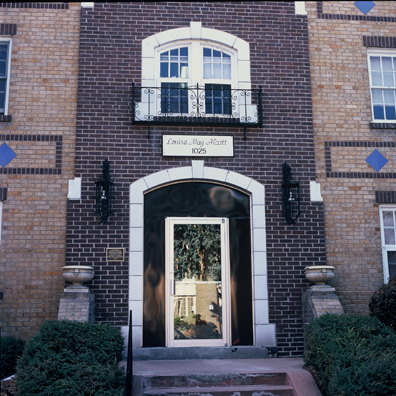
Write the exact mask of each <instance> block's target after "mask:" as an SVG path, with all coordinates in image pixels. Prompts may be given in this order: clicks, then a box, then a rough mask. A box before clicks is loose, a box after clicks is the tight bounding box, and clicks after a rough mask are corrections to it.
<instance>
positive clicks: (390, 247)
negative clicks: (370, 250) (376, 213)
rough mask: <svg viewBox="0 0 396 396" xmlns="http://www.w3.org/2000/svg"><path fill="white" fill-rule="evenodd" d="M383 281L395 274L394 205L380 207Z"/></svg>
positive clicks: (395, 223) (395, 232)
mask: <svg viewBox="0 0 396 396" xmlns="http://www.w3.org/2000/svg"><path fill="white" fill-rule="evenodd" d="M380 220H381V241H382V257H383V265H384V282H387V281H388V278H389V277H393V276H395V275H396V206H383V207H380Z"/></svg>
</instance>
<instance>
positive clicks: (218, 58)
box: [213, 50, 221, 62]
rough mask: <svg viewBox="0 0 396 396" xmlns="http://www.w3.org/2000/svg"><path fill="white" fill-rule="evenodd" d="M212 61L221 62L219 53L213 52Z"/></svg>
mask: <svg viewBox="0 0 396 396" xmlns="http://www.w3.org/2000/svg"><path fill="white" fill-rule="evenodd" d="M213 61H214V62H221V52H220V51H216V50H213Z"/></svg>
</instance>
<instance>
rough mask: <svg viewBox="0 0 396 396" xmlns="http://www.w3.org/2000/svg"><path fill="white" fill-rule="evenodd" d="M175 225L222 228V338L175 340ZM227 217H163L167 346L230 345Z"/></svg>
mask: <svg viewBox="0 0 396 396" xmlns="http://www.w3.org/2000/svg"><path fill="white" fill-rule="evenodd" d="M175 224H219V225H220V230H221V254H220V255H221V273H222V276H221V281H222V308H221V309H222V324H223V328H222V335H223V337H222V338H221V339H213V340H212V339H189V340H175V339H174V336H173V335H174V318H173V303H174V299H173V295H174V289H175V286H174V281H175V279H174V276H173V275H174V274H173V266H174V249H173V248H174V232H173V230H174V225H175ZM229 250H230V248H229V227H228V219H227V218H221V217H167V218H166V219H165V296H166V309H165V311H166V322H167V323H166V341H167V345H166V346H167V347H210V346H229V345H230V342H231V338H230V337H231V334H230V333H231V332H230V329H231V322H230V317H231V315H230V289H229V284H230V274H229V268H230V257H229Z"/></svg>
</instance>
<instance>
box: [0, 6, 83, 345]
mask: <svg viewBox="0 0 396 396" xmlns="http://www.w3.org/2000/svg"><path fill="white" fill-rule="evenodd" d="M79 31H80V5H79V4H78V3H1V5H0V36H1V37H2V38H11V39H12V59H11V80H10V95H9V111H8V116H3V117H0V145H1V144H3V143H4V142H5V143H7V145H8V146H9V147H10V148H11V149H12V150H13V151H14V152H15V153H16V154H17V156H16V157H15V158H14V159H13V160H12V161H11V162H10V163H9V164H7V165H6V166H5V167H4V168H2V167H0V186H1V188H0V192H1V194H0V199H2V201H3V214H2V226H1V232H2V235H1V291H2V292H3V299H2V300H0V307H1V335H2V337H4V336H9V335H14V336H17V337H22V338H28V337H30V336H31V335H32V334H34V333H35V331H37V329H38V327H39V326H40V324H41V323H42V322H43V321H44V320H45V319H56V318H57V317H58V308H59V299H60V297H61V295H62V293H63V288H64V280H63V278H62V267H63V266H64V265H65V243H66V242H65V240H66V197H67V188H68V180H69V179H73V178H74V157H75V131H76V108H77V81H78V51H79Z"/></svg>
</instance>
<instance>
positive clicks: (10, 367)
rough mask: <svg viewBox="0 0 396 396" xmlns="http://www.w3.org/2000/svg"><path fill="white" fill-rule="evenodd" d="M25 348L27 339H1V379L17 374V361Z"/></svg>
mask: <svg viewBox="0 0 396 396" xmlns="http://www.w3.org/2000/svg"><path fill="white" fill-rule="evenodd" d="M23 348H25V341H24V340H21V339H18V338H15V337H4V338H2V339H1V379H3V378H6V377H9V376H10V375H12V374H15V370H16V363H17V360H18V358H19V357H20V356H21V355H22V352H23Z"/></svg>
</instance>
